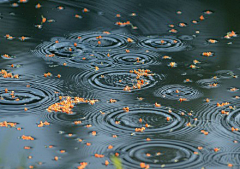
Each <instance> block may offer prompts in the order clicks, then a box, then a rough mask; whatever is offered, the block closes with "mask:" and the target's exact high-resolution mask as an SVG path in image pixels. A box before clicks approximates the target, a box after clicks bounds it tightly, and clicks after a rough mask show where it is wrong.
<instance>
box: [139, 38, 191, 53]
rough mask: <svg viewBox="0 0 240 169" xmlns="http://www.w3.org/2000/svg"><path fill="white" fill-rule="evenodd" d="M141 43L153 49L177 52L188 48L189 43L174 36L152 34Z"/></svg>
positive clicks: (142, 45)
mask: <svg viewBox="0 0 240 169" xmlns="http://www.w3.org/2000/svg"><path fill="white" fill-rule="evenodd" d="M139 45H140V46H141V47H146V48H148V49H150V50H153V51H161V52H162V51H164V52H177V51H182V50H185V49H186V48H187V45H186V44H185V43H184V42H183V41H181V40H180V39H178V38H176V37H174V36H150V37H146V38H143V40H141V41H140V43H139Z"/></svg>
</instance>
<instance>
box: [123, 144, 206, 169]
mask: <svg viewBox="0 0 240 169" xmlns="http://www.w3.org/2000/svg"><path fill="white" fill-rule="evenodd" d="M119 151H120V152H121V153H122V154H123V155H122V157H121V159H122V162H123V165H124V166H127V167H128V168H140V163H145V164H148V165H149V166H150V168H163V167H164V168H170V169H176V168H178V169H179V168H192V167H195V168H197V167H198V166H199V165H203V164H204V161H203V155H202V154H201V152H199V150H198V149H197V148H196V147H194V146H192V145H191V144H188V143H186V142H181V141H177V140H151V141H149V142H146V141H139V140H138V141H136V142H134V143H130V144H128V145H127V146H125V147H124V148H122V149H120V150H119ZM194 152H198V154H194Z"/></svg>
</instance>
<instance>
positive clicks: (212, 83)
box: [196, 79, 220, 89]
mask: <svg viewBox="0 0 240 169" xmlns="http://www.w3.org/2000/svg"><path fill="white" fill-rule="evenodd" d="M196 83H197V84H198V85H199V86H200V87H201V88H205V89H212V88H216V87H219V85H220V84H219V82H218V80H215V79H201V80H198V81H197V82H196Z"/></svg>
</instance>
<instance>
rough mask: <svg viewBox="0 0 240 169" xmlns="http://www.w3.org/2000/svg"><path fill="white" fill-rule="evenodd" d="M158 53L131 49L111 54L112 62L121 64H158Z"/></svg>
mask: <svg viewBox="0 0 240 169" xmlns="http://www.w3.org/2000/svg"><path fill="white" fill-rule="evenodd" d="M159 57H160V56H159V54H157V53H153V52H145V53H139V52H137V51H131V52H130V53H118V54H114V55H112V58H113V60H114V62H116V63H117V64H118V65H122V66H144V65H156V64H160V62H159V61H158V58H159Z"/></svg>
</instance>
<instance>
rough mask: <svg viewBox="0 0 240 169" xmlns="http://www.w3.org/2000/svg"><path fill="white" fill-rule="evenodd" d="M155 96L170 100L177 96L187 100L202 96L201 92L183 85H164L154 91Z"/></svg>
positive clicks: (175, 98) (176, 98) (177, 98)
mask: <svg viewBox="0 0 240 169" xmlns="http://www.w3.org/2000/svg"><path fill="white" fill-rule="evenodd" d="M154 95H155V96H156V97H162V98H166V99H170V100H179V98H185V99H187V100H193V99H197V98H199V97H201V96H202V94H201V93H200V92H199V91H198V90H196V89H194V88H192V87H188V86H184V85H177V84H174V85H166V86H163V87H161V88H160V89H158V90H156V91H155V92H154Z"/></svg>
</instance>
